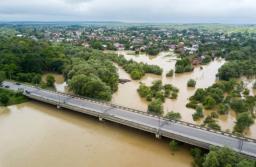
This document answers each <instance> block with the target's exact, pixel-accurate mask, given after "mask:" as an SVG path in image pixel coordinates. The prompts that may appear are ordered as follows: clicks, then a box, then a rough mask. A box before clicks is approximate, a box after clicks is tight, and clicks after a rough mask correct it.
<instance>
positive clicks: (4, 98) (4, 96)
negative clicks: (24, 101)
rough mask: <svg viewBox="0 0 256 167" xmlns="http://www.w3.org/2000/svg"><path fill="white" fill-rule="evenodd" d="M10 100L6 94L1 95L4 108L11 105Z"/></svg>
mask: <svg viewBox="0 0 256 167" xmlns="http://www.w3.org/2000/svg"><path fill="white" fill-rule="evenodd" d="M9 100H10V99H9V97H8V96H7V95H6V94H1V95H0V102H1V104H3V105H4V106H7V104H8V103H9Z"/></svg>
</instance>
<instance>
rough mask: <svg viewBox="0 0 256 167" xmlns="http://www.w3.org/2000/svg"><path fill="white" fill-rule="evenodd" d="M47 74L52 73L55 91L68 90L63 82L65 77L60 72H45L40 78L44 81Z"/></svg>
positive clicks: (63, 91) (62, 91)
mask: <svg viewBox="0 0 256 167" xmlns="http://www.w3.org/2000/svg"><path fill="white" fill-rule="evenodd" d="M47 75H52V76H53V77H54V78H55V83H54V87H55V89H56V91H58V92H61V93H65V92H68V88H67V83H66V82H65V78H64V77H63V75H61V74H56V73H46V74H44V75H43V77H42V80H43V81H44V82H46V77H47Z"/></svg>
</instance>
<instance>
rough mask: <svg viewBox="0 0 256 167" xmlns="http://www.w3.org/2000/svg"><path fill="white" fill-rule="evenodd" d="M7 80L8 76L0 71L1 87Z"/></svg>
mask: <svg viewBox="0 0 256 167" xmlns="http://www.w3.org/2000/svg"><path fill="white" fill-rule="evenodd" d="M5 79H6V75H5V72H4V71H0V85H2V82H3V81H4V80H5Z"/></svg>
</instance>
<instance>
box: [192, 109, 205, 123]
mask: <svg viewBox="0 0 256 167" xmlns="http://www.w3.org/2000/svg"><path fill="white" fill-rule="evenodd" d="M192 117H193V120H194V121H197V120H198V119H200V118H203V117H204V114H203V108H202V107H201V106H197V107H196V112H195V113H194V114H193V115H192Z"/></svg>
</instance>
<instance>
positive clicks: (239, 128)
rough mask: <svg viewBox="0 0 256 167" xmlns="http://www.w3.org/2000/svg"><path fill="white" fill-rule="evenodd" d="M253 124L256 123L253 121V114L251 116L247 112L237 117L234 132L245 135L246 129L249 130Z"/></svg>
mask: <svg viewBox="0 0 256 167" xmlns="http://www.w3.org/2000/svg"><path fill="white" fill-rule="evenodd" d="M253 123H254V120H253V118H252V116H251V114H249V113H247V112H244V113H240V114H238V116H237V119H236V125H235V127H234V131H236V132H239V133H243V131H244V130H245V129H246V128H249V127H250V126H251V125H252V124H253Z"/></svg>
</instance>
